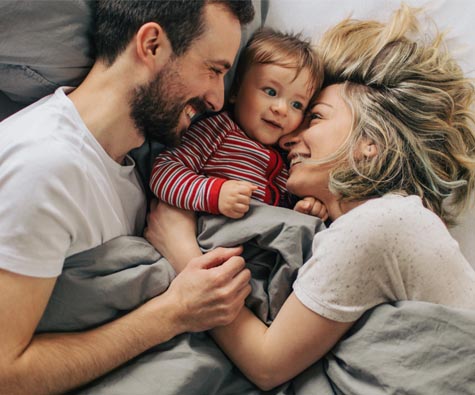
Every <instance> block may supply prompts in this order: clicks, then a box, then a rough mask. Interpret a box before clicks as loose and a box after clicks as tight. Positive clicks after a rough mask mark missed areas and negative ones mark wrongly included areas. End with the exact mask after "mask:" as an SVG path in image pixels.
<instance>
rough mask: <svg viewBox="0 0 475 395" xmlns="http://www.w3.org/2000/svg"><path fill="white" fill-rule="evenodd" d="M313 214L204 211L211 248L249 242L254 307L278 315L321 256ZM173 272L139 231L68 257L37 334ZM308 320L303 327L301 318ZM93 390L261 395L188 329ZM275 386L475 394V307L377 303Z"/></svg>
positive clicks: (365, 394)
mask: <svg viewBox="0 0 475 395" xmlns="http://www.w3.org/2000/svg"><path fill="white" fill-rule="evenodd" d="M323 228H324V226H323V225H322V223H321V222H320V221H319V220H318V219H315V218H312V217H309V216H305V215H302V214H299V213H296V212H293V211H291V210H287V209H282V208H276V207H270V206H264V205H258V204H256V205H253V206H252V208H251V211H250V213H249V214H248V215H247V216H246V217H245V218H243V219H241V220H228V219H226V218H224V217H220V216H202V217H200V219H199V237H198V239H199V242H200V245H201V246H202V248H203V250H208V249H211V248H214V247H217V246H231V245H236V244H243V245H244V247H245V249H244V254H243V255H244V256H245V258H246V261H247V263H248V266H249V268H250V269H251V271H252V274H253V280H252V287H253V291H252V294H251V295H250V296H249V298H248V300H247V305H248V306H249V307H250V308H251V309H252V310H253V311H254V312H255V313H256V314H257V315H258V316H259V317H260V318H261V319H262V320H263V321H265V322H266V323H268V324H269V323H270V322H272V320H273V319H274V317H275V315H276V314H277V311H278V310H279V308H280V306H281V305H282V303H283V301H284V300H285V298H286V297H287V296H288V295H289V293H290V292H291V284H292V282H293V280H294V279H295V277H296V274H297V271H298V268H299V267H300V266H301V265H302V264H303V263H304V262H305V260H306V259H307V258H308V257H309V254H310V253H311V243H312V239H313V235H314V234H315V232H317V231H320V230H323ZM174 276H175V273H174V271H173V269H172V268H171V266H170V265H169V263H168V262H167V261H166V259H164V258H163V257H161V256H160V254H159V253H158V252H157V251H156V250H155V249H154V248H153V247H152V246H151V245H150V244H148V243H147V241H146V240H144V239H142V238H138V237H119V238H117V239H114V240H111V241H109V242H107V243H105V244H103V245H102V246H99V247H97V248H94V249H92V250H89V251H85V252H83V253H80V254H78V255H75V256H72V257H70V258H68V259H67V260H66V262H65V269H64V272H63V274H62V275H61V276H60V277H59V279H58V282H57V285H56V287H55V289H54V292H53V296H52V298H51V301H50V303H49V305H48V307H47V310H46V312H45V314H44V316H43V318H42V320H41V322H40V324H39V327H38V332H45V331H76V330H83V329H87V328H91V327H94V326H97V325H100V324H102V323H105V322H107V321H110V320H112V319H114V318H115V317H118V316H120V315H121V314H124V313H126V312H127V311H129V310H130V309H133V308H134V307H135V306H138V305H140V304H141V303H143V302H144V301H145V300H147V299H149V298H151V297H153V296H155V295H158V294H160V293H162V292H163V291H165V290H166V289H167V287H168V285H169V283H170V281H172V280H173V278H174ZM296 325H298V323H296ZM71 393H72V394H81V395H86V394H91V395H106V394H107V395H122V394H123V395H149V394H150V395H152V394H157V395H171V394H176V395H188V394H189V395H214V394H216V395H227V394H229V395H231V394H236V395H237V394H243V395H251V394H262V393H263V392H262V391H259V390H258V389H257V388H256V387H255V386H254V385H253V384H252V383H250V382H249V381H248V380H247V379H246V378H245V377H244V376H243V375H242V374H241V373H240V372H239V371H238V370H237V369H236V368H235V367H234V366H233V364H232V363H231V362H230V361H229V359H227V357H226V356H225V355H224V354H223V353H222V352H221V350H220V349H219V348H218V347H217V346H216V344H215V343H214V342H213V340H212V339H211V338H210V337H209V336H208V334H207V333H185V334H182V335H180V336H177V337H176V338H174V339H172V340H170V341H169V342H166V343H164V344H161V345H159V346H156V347H154V348H152V349H150V350H148V351H147V352H146V353H144V354H142V355H140V356H138V357H137V358H135V359H134V360H132V361H130V362H129V363H127V364H125V365H123V366H122V367H120V368H118V369H116V370H115V371H113V372H111V373H109V374H107V375H106V376H104V377H102V378H100V379H98V380H96V381H95V382H93V383H91V384H89V385H87V386H85V387H83V388H80V389H78V390H76V391H73V392H71ZM267 394H275V395H290V394H296V395H327V394H361V395H372V394H430V395H432V394H440V395H447V394H475V311H469V310H459V309H451V308H447V307H444V306H439V305H433V304H429V303H423V302H407V301H406V302H398V303H395V304H383V305H380V306H377V307H375V308H373V309H372V310H370V311H368V312H367V313H366V314H365V315H364V316H363V317H362V318H361V319H360V320H359V321H358V322H357V323H356V324H355V325H354V327H353V328H352V329H351V331H350V332H349V333H348V334H347V335H346V336H345V338H344V339H342V340H341V341H340V342H339V343H338V344H337V345H336V346H335V347H334V348H333V349H332V350H331V351H330V352H329V353H328V354H327V355H326V356H325V358H323V359H322V360H321V361H319V362H318V363H316V364H315V365H313V366H311V367H310V368H309V369H307V370H306V371H305V372H303V373H302V374H301V375H300V376H298V377H297V378H295V379H294V380H293V381H292V382H289V383H286V384H284V385H282V386H280V387H279V388H276V389H275V390H273V391H269V392H267Z"/></svg>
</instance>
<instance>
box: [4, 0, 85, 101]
mask: <svg viewBox="0 0 475 395" xmlns="http://www.w3.org/2000/svg"><path fill="white" fill-rule="evenodd" d="M92 4H93V2H92V1H89V0H67V1H58V0H56V1H54V0H48V1H46V0H2V1H0V26H2V29H1V30H0V91H2V92H3V94H4V95H6V96H7V97H8V98H10V99H11V100H13V101H16V102H19V103H22V104H23V105H25V104H29V103H32V102H34V101H36V100H38V99H39V98H41V97H43V96H45V95H47V94H49V93H52V92H53V91H54V90H55V89H56V88H57V87H58V86H60V85H70V86H76V85H78V84H79V82H80V81H81V80H82V79H83V78H84V77H85V75H86V74H87V72H88V71H89V69H90V67H91V65H92V63H93V57H92V53H91V52H92V51H91V45H90V33H91V25H92V13H93V10H92V8H91V6H92Z"/></svg>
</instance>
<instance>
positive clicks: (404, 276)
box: [151, 7, 475, 389]
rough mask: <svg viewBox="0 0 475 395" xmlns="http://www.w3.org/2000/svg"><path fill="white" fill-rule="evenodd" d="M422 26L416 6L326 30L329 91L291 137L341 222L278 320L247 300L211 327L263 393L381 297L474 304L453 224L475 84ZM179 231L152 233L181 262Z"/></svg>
mask: <svg viewBox="0 0 475 395" xmlns="http://www.w3.org/2000/svg"><path fill="white" fill-rule="evenodd" d="M416 26H417V24H416V19H415V16H414V11H413V10H411V9H409V8H408V7H402V8H401V10H399V11H398V12H397V13H396V14H395V15H394V17H393V18H392V19H391V21H390V22H389V23H388V24H387V25H383V24H380V23H377V22H361V21H353V20H346V21H343V22H342V23H340V24H339V25H337V26H336V27H335V28H333V29H331V30H330V31H328V32H327V33H326V34H325V36H324V37H323V38H322V41H321V45H320V49H321V51H322V54H323V56H324V59H325V65H326V73H327V75H326V81H327V83H326V87H325V88H324V89H323V90H322V92H321V93H320V94H319V96H318V98H317V100H316V103H315V105H314V106H313V107H312V109H311V110H310V115H309V117H308V121H307V123H306V124H305V125H304V127H303V130H301V131H300V132H296V133H293V134H292V135H289V136H286V137H284V138H283V139H282V141H281V146H282V147H283V148H284V149H287V150H288V151H289V155H288V158H289V160H290V176H289V180H288V183H287V187H288V189H289V190H290V191H291V192H293V193H295V194H296V195H299V196H309V195H311V196H315V197H316V198H317V199H319V200H321V201H322V202H323V203H324V204H325V205H326V207H327V210H328V213H329V215H330V218H331V220H332V224H331V226H330V227H329V229H327V230H325V231H323V232H320V233H318V234H317V235H316V236H315V239H314V243H313V256H312V258H311V259H310V260H309V261H308V262H307V263H306V264H305V265H304V266H303V267H302V268H301V270H300V271H299V275H298V278H297V280H296V282H295V283H294V292H293V293H292V294H291V295H290V297H289V298H288V299H287V301H286V303H285V304H284V306H283V307H282V309H281V310H280V312H279V314H278V315H277V317H276V319H275V320H274V322H273V323H272V325H271V326H270V327H266V326H265V325H264V324H263V323H262V322H260V321H259V320H258V319H257V318H256V317H255V316H254V315H253V314H252V313H251V312H249V311H248V310H246V309H243V310H242V311H241V313H240V314H239V316H238V317H237V319H236V320H235V321H234V322H233V323H232V324H231V325H229V326H226V327H220V328H216V329H214V330H213V331H212V334H213V336H214V338H215V339H216V341H217V342H218V344H219V345H220V346H221V348H222V349H223V350H224V351H225V352H226V353H227V354H228V355H229V357H230V358H231V359H232V360H233V361H234V362H235V363H236V364H237V366H238V367H239V368H240V369H241V370H242V371H243V372H244V373H245V374H246V375H247V376H248V377H249V378H250V379H251V380H252V381H253V382H255V383H256V384H257V385H258V386H259V387H261V388H263V389H269V388H272V387H274V386H276V385H278V384H280V383H283V382H284V381H287V380H289V379H290V378H292V377H294V376H295V375H297V374H298V373H300V372H302V371H303V370H304V369H305V368H307V367H308V366H310V365H311V364H312V363H314V362H315V361H317V360H319V359H320V358H321V357H322V356H323V355H324V354H325V353H326V352H327V351H329V350H330V349H331V348H332V347H333V346H334V345H335V344H336V343H337V342H338V341H339V340H340V339H341V338H342V336H343V335H344V333H345V332H346V331H347V330H348V329H349V328H350V327H351V326H352V325H353V324H354V323H355V321H356V320H358V318H360V317H361V315H362V314H363V313H364V312H366V311H367V310H369V309H371V308H372V307H374V306H376V305H378V304H381V303H385V302H395V301H402V300H418V301H425V302H430V303H437V304H442V305H446V306H453V307H458V308H468V309H475V272H474V271H473V269H472V268H471V266H470V265H469V263H468V262H467V261H466V260H465V258H464V257H463V256H462V254H461V252H460V250H459V248H458V245H457V243H456V242H455V241H454V240H453V239H452V238H451V236H450V235H449V233H448V231H447V228H446V226H445V224H444V222H445V223H447V224H448V223H451V222H452V221H453V219H454V216H455V215H456V214H457V213H458V212H459V211H460V210H461V209H462V208H463V207H464V205H465V204H466V203H467V201H468V199H469V191H471V190H472V189H473V186H474V180H475V134H474V128H475V127H474V114H473V112H471V110H470V106H471V105H473V101H474V86H473V85H472V84H471V82H470V81H468V80H466V79H465V78H464V76H463V74H462V72H461V71H460V68H459V67H458V66H457V65H456V63H455V62H454V61H453V60H452V59H451V58H450V56H449V55H448V54H446V53H445V52H444V51H443V50H442V49H441V47H440V44H441V37H440V36H439V35H437V37H436V38H435V40H434V41H433V42H431V43H420V42H415V41H412V40H409V39H408V38H406V37H407V35H408V34H409V33H410V32H412V31H414V30H415V28H416ZM447 197H449V200H447V199H446V198H447ZM168 214H169V213H168V212H167V209H166V208H164V209H163V211H162V213H161V214H159V215H162V217H161V219H163V220H165V221H166V217H167V215H168ZM175 222H177V221H176V219H175ZM168 225H169V226H166V225H163V224H162V227H163V228H166V229H167V230H169V229H170V226H171V225H172V224H171V223H168ZM167 237H168V236H167V235H166V234H165V232H162V234H161V236H160V237H158V239H156V238H155V239H154V237H153V236H152V237H151V238H152V241H153V242H154V243H155V245H158V246H159V247H160V248H163V250H164V251H166V253H165V255H167V253H168V252H170V254H168V255H171V256H170V259H171V261H172V262H182V264H183V262H184V261H185V260H184V255H186V254H182V255H181V256H179V255H180V254H174V253H173V251H174V250H176V249H174V248H173V241H166V238H167ZM180 242H181V241H180ZM189 251H190V250H189ZM188 257H189V256H188Z"/></svg>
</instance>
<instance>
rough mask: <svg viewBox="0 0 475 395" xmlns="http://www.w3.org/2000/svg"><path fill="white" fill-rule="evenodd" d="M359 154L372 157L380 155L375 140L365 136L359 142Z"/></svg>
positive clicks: (368, 157)
mask: <svg viewBox="0 0 475 395" xmlns="http://www.w3.org/2000/svg"><path fill="white" fill-rule="evenodd" d="M358 151H359V152H358V154H359V155H361V156H362V157H363V158H366V159H371V158H374V157H375V156H376V155H378V147H377V146H376V144H375V143H374V141H373V140H371V139H369V138H364V139H363V140H362V141H361V142H360V144H359V150H358Z"/></svg>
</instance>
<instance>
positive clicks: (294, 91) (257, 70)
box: [150, 28, 323, 218]
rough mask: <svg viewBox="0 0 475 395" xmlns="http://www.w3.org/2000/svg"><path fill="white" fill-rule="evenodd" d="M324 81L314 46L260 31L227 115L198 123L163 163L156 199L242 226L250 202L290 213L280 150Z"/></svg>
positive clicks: (244, 56) (154, 179)
mask: <svg viewBox="0 0 475 395" xmlns="http://www.w3.org/2000/svg"><path fill="white" fill-rule="evenodd" d="M322 81H323V66H322V63H321V62H320V59H319V57H318V56H317V54H316V53H315V52H314V51H313V49H312V48H311V45H310V43H309V42H307V41H305V40H302V39H301V37H300V35H295V34H285V33H281V32H277V31H274V30H272V29H268V28H265V29H261V30H258V31H257V32H256V33H255V34H254V35H253V36H252V37H251V39H250V40H249V42H248V44H247V46H246V47H245V48H244V49H243V51H242V53H241V55H240V57H239V62H238V65H237V69H236V75H235V79H234V81H233V86H232V88H231V92H230V98H229V102H230V109H229V111H223V112H221V113H219V114H216V115H212V116H210V117H208V118H206V119H203V120H201V121H198V122H196V123H195V124H193V125H192V126H191V127H190V128H189V130H188V131H187V133H185V135H184V136H183V140H182V144H181V145H179V146H178V147H177V148H174V149H172V150H168V151H165V152H164V153H162V154H160V155H159V156H158V157H157V159H156V161H155V163H154V166H153V169H152V174H151V179H150V188H151V189H152V191H153V193H154V194H155V195H156V196H157V197H158V198H159V199H160V200H162V201H165V202H167V203H169V204H171V205H173V206H176V207H180V208H183V209H188V210H193V211H204V212H208V213H212V214H223V215H225V216H227V217H229V218H241V217H242V216H243V215H244V214H245V213H246V212H247V211H248V210H249V204H250V199H251V197H252V198H254V199H257V200H260V201H262V202H264V203H267V204H272V205H276V206H277V205H279V206H284V207H288V206H289V205H290V199H289V194H288V193H287V190H286V181H287V175H288V173H287V167H286V165H285V163H284V161H283V160H282V157H281V155H280V154H279V152H278V151H277V150H276V149H275V148H274V146H275V145H276V143H277V142H278V140H279V139H280V138H281V137H282V136H285V135H286V134H289V133H291V132H293V131H294V130H295V129H297V127H298V126H299V125H300V123H301V122H302V120H303V118H304V116H305V111H306V108H307V106H308V105H309V103H310V102H311V99H312V97H313V95H314V94H315V93H316V92H318V91H319V89H320V87H321V84H322ZM305 205H310V203H308V204H307V203H305ZM299 211H305V209H301V210H299Z"/></svg>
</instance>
